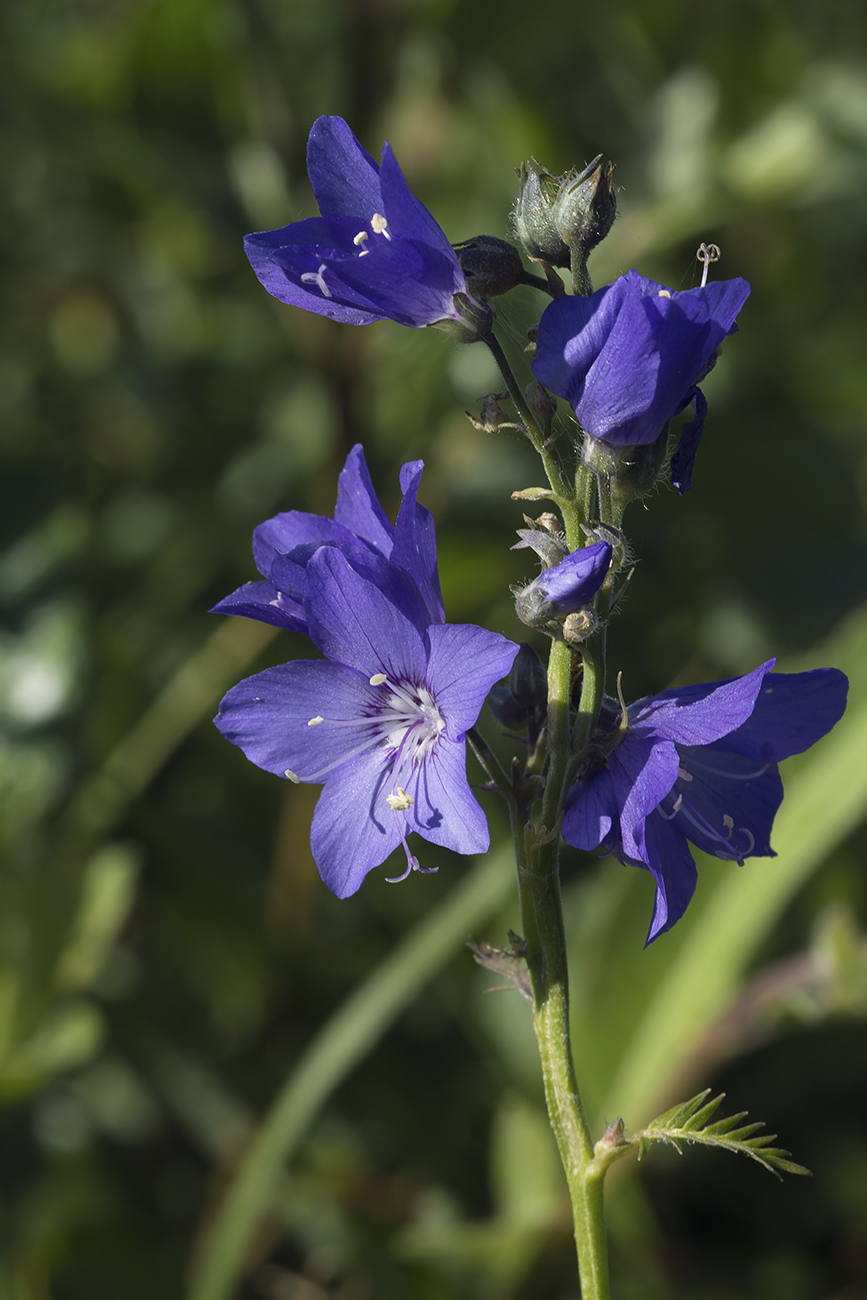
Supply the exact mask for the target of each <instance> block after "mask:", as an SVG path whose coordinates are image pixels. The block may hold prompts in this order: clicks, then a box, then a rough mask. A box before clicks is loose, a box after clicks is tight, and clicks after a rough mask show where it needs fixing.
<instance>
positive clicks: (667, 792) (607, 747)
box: [562, 659, 848, 943]
mask: <svg viewBox="0 0 867 1300" xmlns="http://www.w3.org/2000/svg"><path fill="white" fill-rule="evenodd" d="M773 666H774V660H773V659H770V660H768V662H767V663H764V664H762V665H761V667H759V668H756V669H755V670H754V671H753V672H751V673H748V674H747V675H746V676H745V677H739V678H736V679H734V680H731V681H724V682H709V683H704V684H702V685H699V686H684V687H677V688H675V689H674V690H669V691H663V692H662V694H660V695H654V696H651V697H649V698H647V699H644V700H639V701H637V703H635V704H631V705H630V706H629V708H628V709H627V710H626V716H625V718H624V717H623V716H622V713H621V710H620V708H619V707H618V706H617V705H616V703H615V702H614V701H612V700H606V704H605V708H604V709H603V713H602V716H601V718H600V728H599V731H598V733H597V736H596V738H595V744H594V748H595V750H596V752H595V754H593V756H591V758H590V759H589V761H588V762H587V764H586V765H585V768H584V770H583V771H582V772H580V773H579V777H578V781H577V782H576V784H575V786H574V787H573V789H572V791H571V792H570V794H569V797H568V799H567V801H566V810H565V816H564V819H563V827H562V834H563V838H564V840H565V841H566V842H567V844H572V845H574V846H575V847H576V848H579V849H585V850H590V849H595V848H597V847H598V846H599V845H602V846H604V848H605V849H606V850H608V851H610V852H612V853H614V854H616V855H617V856H618V857H620V858H621V860H622V861H625V862H629V863H631V864H632V865H634V866H639V867H645V868H647V870H649V871H650V873H651V875H652V876H653V878H654V880H655V882H656V900H655V904H654V910H653V918H652V920H651V923H650V931H649V933H648V936H647V943H650V942H651V941H652V940H653V939H655V938H656V937H657V935H659V934H661V933H662V932H663V931H664V930H668V929H670V928H671V926H672V925H674V923H675V921H677V920H679V919H680V917H681V916H682V915H683V913H684V911H685V910H686V907H687V904H688V903H689V900H690V899H691V898H692V895H693V891H694V889H695V883H696V868H695V863H694V862H693V859H692V854H691V853H690V850H689V842H691V843H692V844H695V845H696V847H697V848H700V849H702V850H704V852H705V853H710V854H712V855H714V856H715V857H718V858H724V859H728V860H731V861H733V862H739V863H743V861H744V859H745V858H749V857H773V856H774V851H773V849H772V848H771V845H770V835H771V827H772V825H773V821H774V816H775V814H776V812H777V809H778V808H779V806H780V803H781V801H782V798H783V786H782V782H781V780H780V774H779V770H778V768H777V764H778V763H779V762H780V760H781V759H784V758H788V757H789V756H790V755H792V754H800V753H802V752H803V751H804V750H805V749H808V748H809V747H810V745H812V744H814V743H815V742H816V741H817V740H819V739H820V737H822V736H824V735H825V734H826V732H828V731H830V730H831V728H832V727H833V726H834V724H835V723H836V722H838V721H839V719H840V718H841V717H842V715H843V710H844V709H845V707H846V692H847V689H848V682H847V680H846V677H845V675H844V674H843V673H841V672H839V671H838V670H837V669H835V668H819V669H816V670H815V671H813V672H807V673H771V668H773Z"/></svg>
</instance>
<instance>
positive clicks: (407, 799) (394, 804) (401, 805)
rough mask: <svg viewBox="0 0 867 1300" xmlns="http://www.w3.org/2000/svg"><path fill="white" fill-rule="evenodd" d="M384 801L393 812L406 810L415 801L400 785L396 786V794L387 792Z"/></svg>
mask: <svg viewBox="0 0 867 1300" xmlns="http://www.w3.org/2000/svg"><path fill="white" fill-rule="evenodd" d="M385 802H386V803H387V804H388V806H389V808H391V809H392V810H393V811H394V812H406V810H407V808H411V807H412V805H413V804H414V803H415V799H413V797H412V795H411V794H407V792H406V790H404V788H403V786H402V785H399V786H398V787H397V794H389V795H386V797H385Z"/></svg>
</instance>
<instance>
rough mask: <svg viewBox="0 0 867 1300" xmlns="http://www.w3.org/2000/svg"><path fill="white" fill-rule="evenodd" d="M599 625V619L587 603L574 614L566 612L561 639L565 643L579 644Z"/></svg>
mask: <svg viewBox="0 0 867 1300" xmlns="http://www.w3.org/2000/svg"><path fill="white" fill-rule="evenodd" d="M598 626H599V619H598V618H597V617H596V613H595V611H594V610H592V609H591V608H590V606H589V605H588V606H587V607H586V608H585V609H579V610H578V612H577V613H576V614H568V615H567V616H566V618H564V619H563V640H564V641H565V642H566V644H567V645H581V643H582V642H583V641H586V640H587V638H588V636H592V635H593V633H594V632H595V631H596V629H597V627H598Z"/></svg>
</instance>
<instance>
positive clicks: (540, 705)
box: [488, 642, 548, 731]
mask: <svg viewBox="0 0 867 1300" xmlns="http://www.w3.org/2000/svg"><path fill="white" fill-rule="evenodd" d="M488 706H489V708H490V710H491V712H492V713H493V715H494V717H495V718H496V719H497V721H498V722H499V723H500V725H501V726H503V727H508V728H509V730H511V731H525V730H527V729H528V727H529V725H530V723H531V722H532V723H533V729H534V730H535V729H537V728H538V727H539V726H541V724H542V723H543V722H544V720H545V713H546V711H547V708H548V677H547V673H546V672H545V665H544V664H543V663H542V660H541V659H540V658H539V656H538V655H537V654H536V651H535V650H534V649H533V647H532V646H529V645H527V643H526V642H522V643H521V645H520V646H519V647H518V653H517V655H516V656H515V658H514V660H513V662H512V667H511V669H510V671H509V676H508V677H507V678H506V681H505V682H504V683H500V684H499V685H497V686H495V687H494V688H493V690H492V691H491V692H490V694H489V695H488Z"/></svg>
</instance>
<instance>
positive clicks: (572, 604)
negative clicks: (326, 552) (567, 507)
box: [512, 542, 611, 627]
mask: <svg viewBox="0 0 867 1300" xmlns="http://www.w3.org/2000/svg"><path fill="white" fill-rule="evenodd" d="M522 544H523V543H519V544H518V545H519V546H520V545H522ZM512 549H513V550H515V549H517V548H516V547H513V548H512ZM610 565H611V545H610V543H609V542H595V543H594V544H593V545H592V546H584V547H582V548H581V549H580V550H578V551H572V553H571V554H570V555H567V556H566V557H565V558H564V559H562V560H561V561H560V563H559V564H555V565H553V566H552V567H551V568H549V569H543V570H542V572H541V573H540V574H539V576H538V578H534V579H533V581H532V582H531V583H529V584H528V585H527V586H526V587H524V588H523V589H522V590H519V591H518V592H517V593H516V594H517V601H516V606H515V607H516V611H517V614H518V618H520V619H521V620H522V621H523V622H524V623H527V624H529V626H530V627H542V626H543V625H544V624H545V623H547V622H548V621H549V620H551V619H553V618H556V616H557V615H558V614H572V613H574V612H575V611H576V610H579V609H581V607H582V606H583V605H586V604H587V603H588V602H589V601H591V600H592V599H593V597H594V596H595V595H596V593H597V591H598V590H599V588H600V587H601V586H602V584H603V582H604V581H605V575H606V574H607V573H608V569H609V567H610Z"/></svg>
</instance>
